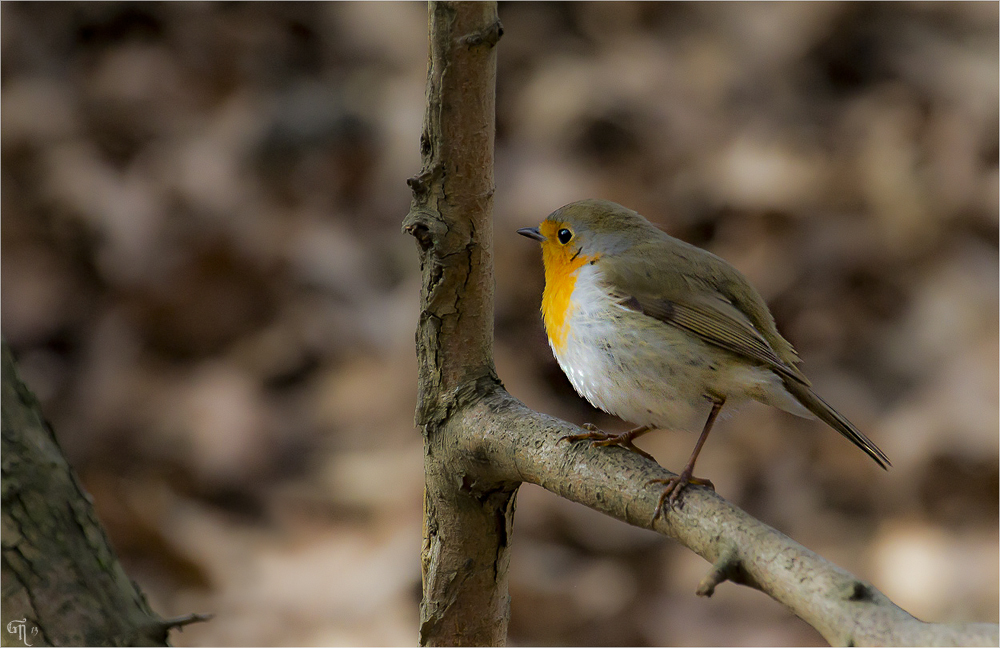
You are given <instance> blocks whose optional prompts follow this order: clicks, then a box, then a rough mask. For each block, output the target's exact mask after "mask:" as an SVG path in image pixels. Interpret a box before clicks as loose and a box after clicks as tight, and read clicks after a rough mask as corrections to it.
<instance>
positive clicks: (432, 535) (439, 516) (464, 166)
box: [404, 2, 517, 645]
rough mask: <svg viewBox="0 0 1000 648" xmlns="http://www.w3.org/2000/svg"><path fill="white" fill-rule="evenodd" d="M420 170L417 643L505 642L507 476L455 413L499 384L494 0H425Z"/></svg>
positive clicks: (416, 222)
mask: <svg viewBox="0 0 1000 648" xmlns="http://www.w3.org/2000/svg"><path fill="white" fill-rule="evenodd" d="M429 20H430V34H431V47H430V60H429V64H428V73H427V112H426V114H425V117H424V127H423V133H422V135H421V137H420V150H421V155H422V158H423V169H422V171H421V173H420V174H419V175H417V176H415V177H413V178H411V179H410V180H409V184H410V186H411V187H412V189H413V202H412V204H411V207H410V213H409V214H408V216H407V218H406V221H405V223H404V229H405V230H406V231H407V232H409V233H410V234H412V235H413V236H414V237H415V238H416V240H417V246H418V249H419V253H420V265H421V271H422V273H423V287H422V290H421V307H420V324H419V328H418V330H417V356H418V360H419V363H420V375H419V387H418V402H417V414H416V422H417V425H418V426H420V427H421V428H422V430H423V433H424V439H425V442H424V456H425V460H424V466H425V469H424V471H425V489H424V546H423V552H422V572H423V594H424V595H423V602H422V604H421V607H420V643H421V644H423V645H455V644H458V645H496V644H501V643H503V642H504V641H505V639H506V636H507V620H508V618H509V615H510V603H509V597H508V594H507V564H508V547H507V541H508V537H509V531H510V525H511V521H512V519H513V511H514V494H515V490H516V488H517V484H516V483H504V482H502V481H499V482H485V481H484V480H482V479H481V478H478V477H476V475H477V473H481V472H482V471H481V470H478V469H477V467H476V465H475V462H476V459H475V458H474V457H472V456H470V455H469V454H467V453H465V452H464V448H463V443H462V439H464V438H465V437H466V436H467V435H468V434H469V432H470V431H469V430H466V429H464V428H456V427H455V422H456V420H457V419H455V418H454V417H453V416H452V414H454V412H455V411H456V410H457V409H459V408H461V407H463V406H464V405H467V404H471V403H474V402H476V401H478V400H479V399H481V398H482V396H483V395H484V394H486V393H489V392H490V391H491V390H492V389H494V388H496V386H497V385H498V384H499V381H498V380H497V376H496V370H495V369H494V367H493V260H492V257H491V253H492V247H493V244H492V209H493V133H494V116H495V101H494V97H495V92H494V88H495V85H496V49H495V45H496V43H497V40H498V39H499V37H500V34H501V27H500V22H499V20H498V19H497V13H496V4H495V3H471V2H463V3H451V2H432V3H430V7H429Z"/></svg>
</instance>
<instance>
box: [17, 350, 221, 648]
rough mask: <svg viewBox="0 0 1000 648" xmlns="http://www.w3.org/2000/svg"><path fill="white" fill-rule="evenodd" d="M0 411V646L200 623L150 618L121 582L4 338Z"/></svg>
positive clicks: (92, 641)
mask: <svg viewBox="0 0 1000 648" xmlns="http://www.w3.org/2000/svg"><path fill="white" fill-rule="evenodd" d="M2 409H3V477H2V481H3V485H2V492H3V513H2V518H3V531H2V533H3V569H2V580H3V582H2V587H3V613H2V624H3V626H2V627H3V633H2V634H0V636H2V637H3V645H5V646H6V645H13V646H23V645H25V643H28V644H31V645H34V646H64V645H71V646H166V645H169V644H168V643H167V633H168V631H169V630H170V628H171V627H175V626H179V625H184V624H185V623H190V622H191V621H196V620H200V619H201V618H202V617H197V616H191V617H184V618H180V619H173V620H163V619H160V618H159V617H158V616H157V615H156V614H155V613H154V612H153V611H152V610H151V609H150V607H149V604H148V603H147V602H146V599H145V598H144V597H143V595H142V593H141V592H140V591H139V589H138V587H137V586H136V585H135V584H134V583H133V582H132V581H130V580H129V578H128V576H127V575H126V574H125V572H124V570H123V569H122V567H121V565H120V564H119V562H118V559H117V558H116V556H115V552H114V550H113V549H112V548H111V545H110V543H109V542H108V538H107V536H106V535H105V533H104V530H103V528H102V527H101V525H100V522H98V520H97V517H96V516H95V515H94V509H93V506H91V503H90V498H89V497H88V496H87V494H86V493H85V492H84V490H83V488H82V487H81V486H80V483H79V482H78V481H77V479H76V477H75V475H74V474H73V471H72V470H71V469H70V467H69V464H67V463H66V459H65V457H64V456H63V453H62V450H61V449H60V448H59V443H58V442H57V441H56V438H55V436H54V435H53V433H52V430H51V429H50V428H49V426H48V424H47V423H46V422H45V420H44V419H43V418H42V415H41V411H40V408H39V405H38V401H37V400H36V399H35V397H34V396H33V395H32V393H31V391H30V390H29V389H28V388H27V387H26V386H25V385H24V383H23V382H21V379H20V378H19V377H18V375H17V371H16V369H15V367H14V361H13V358H12V357H11V353H10V349H9V348H8V347H7V344H6V343H4V344H3V401H2ZM20 620H24V623H23V624H21V625H23V626H24V632H25V634H24V635H23V636H19V635H18V634H17V631H16V630H15V631H14V632H11V631H10V630H9V629H8V624H11V623H12V622H17V621H20ZM17 625H19V624H17V623H14V624H13V625H12V626H10V627H11V628H16V627H17ZM25 640H26V641H25Z"/></svg>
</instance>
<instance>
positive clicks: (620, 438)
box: [559, 423, 656, 462]
mask: <svg viewBox="0 0 1000 648" xmlns="http://www.w3.org/2000/svg"><path fill="white" fill-rule="evenodd" d="M582 427H583V429H585V430H587V432H586V433H584V434H567V435H566V436H564V437H560V438H559V440H560V441H569V442H573V441H584V440H587V441H590V445H592V446H602V447H608V446H618V447H620V448H625V449H626V450H631V451H632V452H634V453H636V454H638V455H642V456H643V457H645V458H647V459H649V460H650V461H654V462H655V461H656V459H654V458H653V455H651V454H649V453H648V452H646V451H645V450H643V449H642V448H640V447H638V446H637V445H635V444H634V443H632V437H631V436H630V434H631V433H630V432H623V433H621V434H609V433H608V432H603V431H601V429H600V428H598V427H597V426H596V425H594V424H593V423H584V424H583V426H582Z"/></svg>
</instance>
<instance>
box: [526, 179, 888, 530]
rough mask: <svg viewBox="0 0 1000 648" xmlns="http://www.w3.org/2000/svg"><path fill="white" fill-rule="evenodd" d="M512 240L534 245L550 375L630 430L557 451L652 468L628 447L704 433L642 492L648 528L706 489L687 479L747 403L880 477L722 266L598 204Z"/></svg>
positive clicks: (592, 431)
mask: <svg viewBox="0 0 1000 648" xmlns="http://www.w3.org/2000/svg"><path fill="white" fill-rule="evenodd" d="M517 232H518V234H521V235H523V236H526V237H528V238H530V239H534V240H536V241H538V242H539V243H540V244H541V249H542V262H543V265H544V270H545V288H544V290H543V293H542V305H541V311H542V320H543V322H544V326H545V332H546V335H547V337H548V341H549V346H550V347H551V348H552V352H553V354H554V355H555V358H556V361H557V362H558V363H559V367H560V368H561V369H562V371H563V372H564V373H565V374H566V377H567V378H568V379H569V382H570V383H571V384H572V385H573V388H574V389H575V390H576V392H577V393H578V394H580V395H581V396H582V397H583V398H585V399H586V400H587V401H589V402H590V403H591V404H592V405H594V406H595V407H597V408H599V409H601V410H603V411H605V412H607V413H609V414H612V415H614V416H616V417H619V418H621V419H623V420H624V421H626V422H629V423H631V424H634V425H636V426H637V427H635V428H634V429H631V430H629V431H628V432H624V433H621V434H609V433H607V432H603V431H601V430H599V429H597V428H596V427H595V426H593V425H590V424H585V425H584V428H585V429H587V430H588V431H587V432H586V433H584V434H576V435H568V436H565V437H562V439H564V440H567V441H570V442H575V441H582V440H589V441H590V442H591V443H592V444H593V445H597V446H620V447H623V448H626V449H628V450H631V451H633V452H636V453H638V454H640V455H643V456H645V457H647V458H649V459H653V457H652V456H651V455H649V454H648V453H646V452H645V451H643V450H641V449H640V448H638V447H637V446H636V445H634V443H633V441H634V440H635V439H636V438H638V437H640V436H642V435H644V434H647V433H648V432H651V431H653V430H658V429H671V430H673V429H691V428H695V429H696V426H697V424H698V423H699V422H700V421H704V424H703V426H702V431H701V435H700V436H699V437H698V441H697V442H696V444H695V446H694V449H693V451H692V452H691V456H690V458H689V459H688V461H687V463H686V464H685V466H684V468H683V469H682V470H681V472H680V473H679V474H677V475H675V476H673V477H670V478H665V479H654V480H651V481H650V482H649V484H653V483H657V484H662V485H663V486H664V488H663V490H662V492H661V493H660V496H659V499H658V500H657V505H656V508H655V510H654V515H653V520H654V521H655V520H656V518H657V517H659V516H660V515H661V514H662V513H663V511H664V508H665V507H667V508H674V507H676V508H678V509H680V508H682V506H683V502H682V500H681V497H682V494H683V493H684V492H685V490H686V489H687V488H688V487H690V486H692V485H694V486H703V487H707V488H710V489H712V490H714V489H715V487H714V485H713V484H712V482H711V481H710V480H708V479H703V478H699V477H695V476H694V467H695V462H696V461H697V459H698V455H699V453H700V452H701V450H702V447H703V446H704V445H705V441H706V439H707V438H708V434H709V432H711V430H712V426H713V424H714V423H715V420H716V418H717V417H718V416H719V413H720V411H721V410H722V408H723V406H724V405H727V404H729V405H734V404H738V403H740V402H745V401H748V400H756V401H759V402H761V403H764V404H766V405H770V406H773V407H777V408H779V409H782V410H784V411H786V412H790V413H792V414H795V415H798V416H802V417H806V418H818V419H819V420H821V421H823V422H824V423H826V424H827V425H828V426H830V427H831V428H833V429H834V430H836V431H837V432H839V433H840V434H842V435H843V436H844V437H846V438H847V439H848V440H849V441H850V442H851V443H853V444H854V445H856V446H857V447H858V448H860V449H861V450H863V451H864V452H865V453H866V454H867V455H868V456H869V457H871V458H872V460H874V461H875V463H876V464H878V465H879V466H880V467H882V468H883V469H886V470H887V469H888V468H889V466H890V465H891V464H890V462H889V458H888V457H887V456H886V455H885V453H884V452H882V450H880V449H879V448H878V446H876V445H875V444H874V443H873V442H872V441H871V440H870V439H869V438H868V437H866V436H865V435H864V434H862V433H861V432H860V431H859V430H858V429H857V428H856V427H855V426H854V425H853V424H852V423H851V422H850V421H848V420H847V418H845V417H844V416H843V415H841V414H840V413H839V412H837V410H835V409H834V408H833V407H831V406H830V405H829V404H827V402H826V401H824V400H823V399H822V398H820V397H819V396H818V395H817V394H816V393H815V392H814V391H813V389H812V386H811V384H810V382H809V379H808V378H806V376H805V375H804V374H803V373H802V371H801V370H799V368H798V367H797V365H798V363H799V362H800V360H799V357H798V354H797V353H796V351H795V349H794V348H793V347H792V345H791V343H789V342H788V341H787V340H786V339H785V338H784V337H782V336H781V334H780V333H779V332H778V329H777V327H776V326H775V323H774V317H773V316H772V315H771V312H770V311H769V310H768V307H767V304H766V303H765V302H764V299H763V298H762V297H761V296H760V294H759V293H758V292H757V290H756V289H754V287H753V286H752V285H751V284H750V282H749V281H748V280H747V278H746V277H745V276H744V275H743V274H742V273H740V271H739V270H737V269H736V268H734V267H733V266H731V265H730V264H729V263H727V262H726V261H725V260H723V259H721V258H720V257H718V256H716V255H714V254H712V253H711V252H708V251H707V250H703V249H701V248H699V247H696V246H694V245H691V244H689V243H686V242H684V241H681V240H679V239H676V238H674V237H672V236H670V235H668V234H667V233H666V232H664V231H662V230H660V229H659V228H657V227H656V226H654V225H653V224H652V223H650V222H649V221H648V220H646V218H644V217H643V216H641V215H640V214H638V213H637V212H635V211H633V210H631V209H628V208H627V207H623V206H622V205H619V204H617V203H613V202H610V201H607V200H596V199H588V200H580V201H577V202H573V203H570V204H568V205H565V206H563V207H561V208H559V209H557V210H555V211H554V212H552V213H551V214H549V215H548V217H546V219H545V220H544V221H542V223H541V224H540V225H539V226H538V227H524V228H521V229H519V230H517ZM654 461H655V460H654Z"/></svg>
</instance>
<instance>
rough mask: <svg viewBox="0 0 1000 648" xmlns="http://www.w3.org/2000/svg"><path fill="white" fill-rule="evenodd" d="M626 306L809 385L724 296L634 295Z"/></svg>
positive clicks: (799, 372) (626, 302) (800, 373)
mask: <svg viewBox="0 0 1000 648" xmlns="http://www.w3.org/2000/svg"><path fill="white" fill-rule="evenodd" d="M625 305H626V306H629V307H632V308H634V309H635V310H638V311H640V312H642V313H643V314H645V315H648V316H649V317H652V318H654V319H657V320H659V321H661V322H663V323H665V324H669V325H670V326H675V327H677V328H680V329H683V330H685V331H688V332H690V333H693V334H695V335H697V336H698V337H699V338H701V339H702V340H704V341H705V342H708V343H709V344H712V345H714V346H717V347H720V348H723V349H726V350H727V351H732V352H733V353H736V354H739V355H741V356H744V357H746V358H749V359H751V360H754V361H756V362H759V363H761V364H762V365H764V366H767V367H770V368H771V369H773V370H774V371H776V372H778V373H779V374H781V375H782V376H785V377H787V378H791V379H793V380H796V381H798V382H800V383H802V384H803V385H808V384H809V381H808V379H807V378H806V377H805V376H804V375H803V374H802V372H801V371H799V370H798V369H797V368H796V367H795V366H793V365H789V364H786V363H785V362H783V361H782V360H781V358H779V357H778V354H776V353H775V352H774V349H772V348H771V345H770V344H768V343H767V340H765V339H764V336H762V335H761V334H760V332H759V331H758V330H757V329H756V328H754V326H753V324H751V323H750V320H749V319H747V317H746V316H745V315H744V314H743V313H742V312H740V310H739V309H737V308H736V307H735V306H733V305H732V304H731V303H730V302H729V301H727V300H726V299H724V298H723V297H721V296H712V295H700V296H697V297H694V298H693V299H691V300H689V301H687V300H686V301H679V300H667V299H663V298H655V297H648V296H636V295H633V296H631V297H630V298H629V299H627V300H626V301H625Z"/></svg>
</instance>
